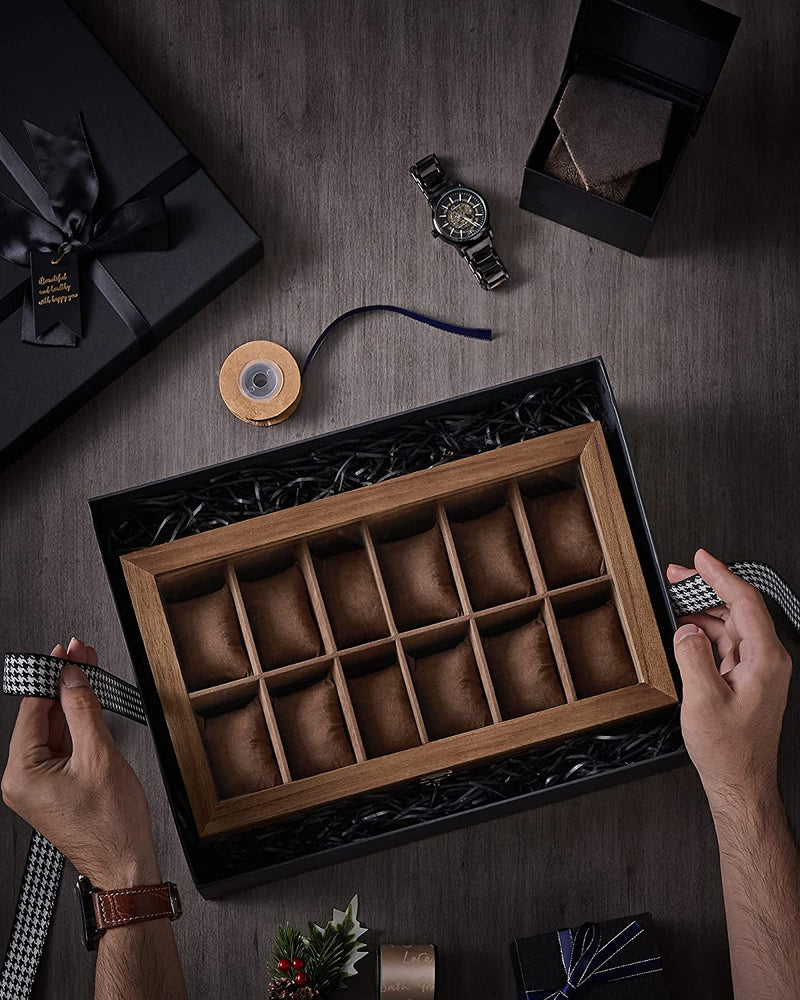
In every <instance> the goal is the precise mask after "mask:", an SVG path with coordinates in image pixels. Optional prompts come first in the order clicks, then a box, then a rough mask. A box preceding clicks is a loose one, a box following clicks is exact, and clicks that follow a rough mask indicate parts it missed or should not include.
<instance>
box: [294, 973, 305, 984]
mask: <svg viewBox="0 0 800 1000" xmlns="http://www.w3.org/2000/svg"><path fill="white" fill-rule="evenodd" d="M294 981H295V983H296V984H297V985H298V986H305V985H306V983H307V982H308V976H307V975H306V974H305V972H298V973H297V975H296V976H295V977H294Z"/></svg>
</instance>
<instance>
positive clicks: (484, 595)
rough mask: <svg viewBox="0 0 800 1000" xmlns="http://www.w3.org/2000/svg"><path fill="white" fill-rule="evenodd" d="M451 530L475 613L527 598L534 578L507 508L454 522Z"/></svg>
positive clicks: (451, 524)
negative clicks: (526, 562) (529, 571)
mask: <svg viewBox="0 0 800 1000" xmlns="http://www.w3.org/2000/svg"><path fill="white" fill-rule="evenodd" d="M450 530H451V531H452V533H453V541H454V542H455V543H456V552H457V553H458V561H459V562H460V563H461V571H462V573H463V574H464V580H465V582H466V584H467V591H468V593H469V599H470V601H471V602H472V607H473V608H474V609H475V610H476V611H481V610H482V609H483V608H490V607H492V606H494V605H497V604H506V603H507V602H508V601H516V600H518V599H519V598H522V597H528V595H529V594H530V593H531V578H530V574H529V573H528V567H527V565H526V564H525V557H524V556H523V554H522V548H521V546H520V541H519V535H518V534H517V525H516V521H515V520H514V515H513V514H512V513H511V510H510V509H509V508H508V507H500V508H498V509H497V510H493V511H492V512H491V513H490V514H484V515H483V516H482V517H475V518H472V519H471V520H469V521H461V522H459V521H452V522H451V523H450Z"/></svg>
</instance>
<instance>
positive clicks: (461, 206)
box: [411, 153, 508, 291]
mask: <svg viewBox="0 0 800 1000" xmlns="http://www.w3.org/2000/svg"><path fill="white" fill-rule="evenodd" d="M411 176H412V177H413V178H414V180H415V181H416V182H417V184H418V185H419V187H420V189H421V191H422V193H423V194H424V195H425V197H426V198H427V199H428V204H429V205H430V207H431V213H432V217H433V233H432V235H433V237H434V239H441V240H444V242H445V243H449V244H450V245H451V246H454V247H455V248H456V249H457V250H458V252H459V253H460V254H461V256H462V257H463V258H464V259H465V260H466V262H467V264H468V265H469V268H470V270H471V271H472V273H473V275H474V276H475V279H476V280H477V282H478V284H479V285H480V286H481V288H485V289H486V290H487V291H491V290H493V289H495V288H498V287H499V286H500V285H502V284H503V283H504V282H506V281H508V271H507V269H506V267H505V265H504V264H503V262H502V261H501V260H500V257H499V256H498V253H497V251H496V250H495V248H494V242H493V240H492V230H491V227H490V226H489V206H488V205H487V204H486V199H485V198H484V197H483V195H481V194H479V193H478V192H477V191H476V190H475V189H474V188H468V187H465V186H464V185H463V184H459V183H457V182H456V181H453V180H451V179H450V178H449V177H448V176H447V175H446V174H445V172H444V171H443V170H442V168H441V165H440V163H439V160H438V158H437V156H436V154H435V153H431V154H430V155H429V156H424V157H423V158H422V159H421V160H419V161H418V162H417V163H415V164H414V165H413V166H412V167H411Z"/></svg>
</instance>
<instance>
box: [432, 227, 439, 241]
mask: <svg viewBox="0 0 800 1000" xmlns="http://www.w3.org/2000/svg"><path fill="white" fill-rule="evenodd" d="M431 236H432V237H433V238H434V239H435V240H438V239H439V234H438V233H437V232H436V230H435V229H431Z"/></svg>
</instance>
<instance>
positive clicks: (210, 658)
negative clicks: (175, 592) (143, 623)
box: [166, 585, 250, 691]
mask: <svg viewBox="0 0 800 1000" xmlns="http://www.w3.org/2000/svg"><path fill="white" fill-rule="evenodd" d="M166 611H167V620H168V621H169V627H170V631H171V632H172V640H173V642H174V643H175V649H176V651H177V654H178V661H179V662H180V665H181V671H182V673H183V676H184V679H185V681H186V687H187V688H188V689H189V690H190V691H197V690H199V689H200V688H207V687H213V686H214V685H215V684H223V683H224V682H225V681H235V680H236V679H237V678H239V677H247V675H248V674H249V673H250V660H249V659H248V657H247V652H246V651H245V648H244V641H243V639H242V632H241V629H240V628H239V619H238V618H237V617H236V608H235V607H234V606H233V598H232V597H231V594H230V591H229V590H228V587H227V585H226V586H224V587H221V588H220V589H219V590H215V591H214V593H213V594H206V595H205V596H203V597H193V598H192V599H191V600H190V601H180V602H179V603H176V604H168V605H167V606H166Z"/></svg>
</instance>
